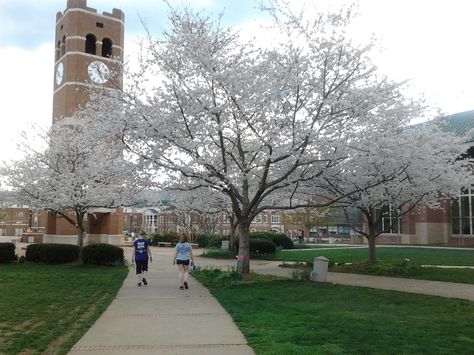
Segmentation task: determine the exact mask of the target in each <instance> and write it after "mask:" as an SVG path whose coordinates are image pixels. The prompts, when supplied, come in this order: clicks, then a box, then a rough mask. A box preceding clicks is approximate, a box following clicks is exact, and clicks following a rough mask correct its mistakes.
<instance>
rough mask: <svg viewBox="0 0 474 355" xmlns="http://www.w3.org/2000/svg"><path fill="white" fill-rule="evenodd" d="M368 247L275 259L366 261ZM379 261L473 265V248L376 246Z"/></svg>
mask: <svg viewBox="0 0 474 355" xmlns="http://www.w3.org/2000/svg"><path fill="white" fill-rule="evenodd" d="M368 253H369V252H368V249H367V248H364V249H359V248H357V249H354V248H349V249H334V250H302V251H281V250H280V251H277V253H276V255H275V259H277V260H288V261H290V260H292V261H310V262H313V261H314V257H316V256H325V257H326V258H328V259H329V260H332V261H334V262H337V263H354V262H366V261H367V259H368ZM377 259H378V261H380V262H390V263H396V262H400V261H403V260H405V259H410V261H412V262H415V263H418V264H420V265H465V266H474V250H450V249H425V248H390V247H383V248H377Z"/></svg>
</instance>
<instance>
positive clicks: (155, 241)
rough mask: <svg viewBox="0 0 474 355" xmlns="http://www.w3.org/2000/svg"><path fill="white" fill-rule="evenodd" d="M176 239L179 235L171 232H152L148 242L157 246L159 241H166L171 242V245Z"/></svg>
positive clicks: (176, 241) (177, 239) (174, 243)
mask: <svg viewBox="0 0 474 355" xmlns="http://www.w3.org/2000/svg"><path fill="white" fill-rule="evenodd" d="M178 241H179V235H178V234H176V233H173V232H169V233H165V234H163V235H161V234H154V235H153V236H152V237H151V238H150V244H151V245H152V246H157V245H158V243H159V242H168V243H171V244H172V245H176V243H178Z"/></svg>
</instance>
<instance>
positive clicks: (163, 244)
mask: <svg viewBox="0 0 474 355" xmlns="http://www.w3.org/2000/svg"><path fill="white" fill-rule="evenodd" d="M158 246H159V247H171V242H158Z"/></svg>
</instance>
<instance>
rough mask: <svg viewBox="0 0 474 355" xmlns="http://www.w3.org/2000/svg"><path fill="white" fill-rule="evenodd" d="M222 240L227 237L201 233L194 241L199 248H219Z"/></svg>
mask: <svg viewBox="0 0 474 355" xmlns="http://www.w3.org/2000/svg"><path fill="white" fill-rule="evenodd" d="M223 240H229V238H228V237H223V236H220V235H215V234H201V235H198V236H197V237H196V239H195V241H194V242H195V243H197V244H198V245H199V247H200V248H220V247H221V246H222V241H223Z"/></svg>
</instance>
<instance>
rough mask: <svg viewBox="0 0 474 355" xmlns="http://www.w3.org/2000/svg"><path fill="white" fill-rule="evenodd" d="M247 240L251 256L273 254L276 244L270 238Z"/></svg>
mask: <svg viewBox="0 0 474 355" xmlns="http://www.w3.org/2000/svg"><path fill="white" fill-rule="evenodd" d="M249 242H250V243H249V249H250V255H251V256H269V255H275V250H276V246H275V244H274V243H273V242H272V241H271V240H265V239H250V240H249Z"/></svg>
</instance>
